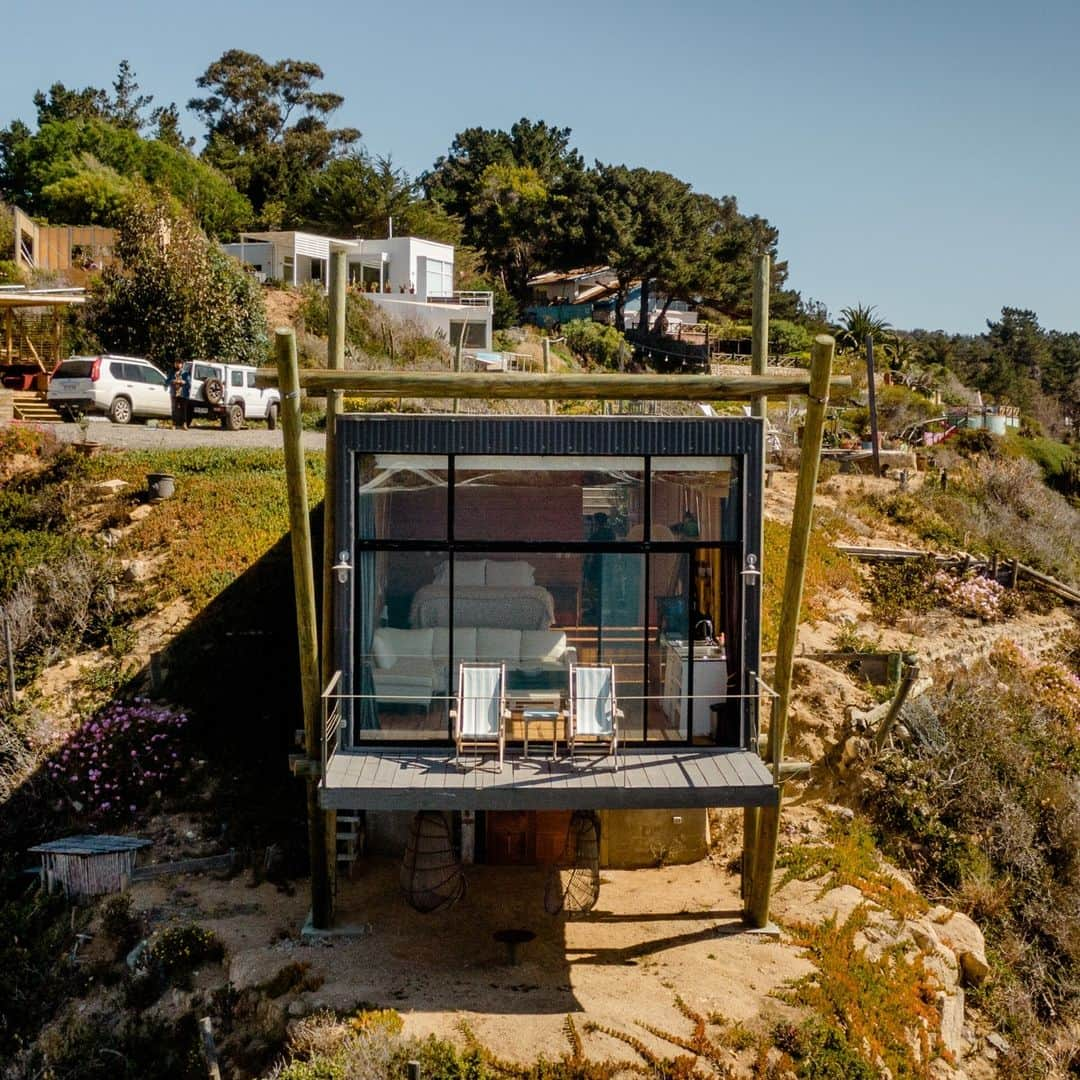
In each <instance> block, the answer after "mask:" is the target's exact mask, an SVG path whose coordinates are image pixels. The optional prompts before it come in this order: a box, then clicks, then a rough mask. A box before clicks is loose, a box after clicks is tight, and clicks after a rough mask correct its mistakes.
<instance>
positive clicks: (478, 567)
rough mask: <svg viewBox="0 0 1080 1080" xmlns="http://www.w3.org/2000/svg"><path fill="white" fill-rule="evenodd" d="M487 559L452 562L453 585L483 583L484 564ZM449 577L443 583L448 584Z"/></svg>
mask: <svg viewBox="0 0 1080 1080" xmlns="http://www.w3.org/2000/svg"><path fill="white" fill-rule="evenodd" d="M486 562H487V559H472V560H469V561H467V562H455V563H454V585H455V587H460V586H462V585H484V584H486V582H485V581H484V564H485V563H486ZM449 581H450V579H449V577H448V578H447V580H446V582H444V584H449Z"/></svg>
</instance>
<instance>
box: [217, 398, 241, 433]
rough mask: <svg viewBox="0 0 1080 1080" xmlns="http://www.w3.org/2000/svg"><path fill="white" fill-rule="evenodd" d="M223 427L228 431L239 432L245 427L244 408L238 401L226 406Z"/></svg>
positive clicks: (222, 418)
mask: <svg viewBox="0 0 1080 1080" xmlns="http://www.w3.org/2000/svg"><path fill="white" fill-rule="evenodd" d="M221 426H222V427H223V428H224V429H225V430H226V431H239V430H240V429H241V428H242V427H243V426H244V406H243V405H241V404H240V403H239V402H238V401H234V402H233V403H232V404H231V405H228V406H226V408H225V413H224V415H223V416H222V417H221Z"/></svg>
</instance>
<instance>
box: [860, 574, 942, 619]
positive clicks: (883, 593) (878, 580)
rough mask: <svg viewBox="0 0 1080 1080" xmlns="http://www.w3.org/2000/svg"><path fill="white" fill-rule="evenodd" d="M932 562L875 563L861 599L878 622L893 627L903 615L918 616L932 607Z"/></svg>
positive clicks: (933, 602) (934, 596) (933, 596)
mask: <svg viewBox="0 0 1080 1080" xmlns="http://www.w3.org/2000/svg"><path fill="white" fill-rule="evenodd" d="M936 574H937V563H936V562H935V561H934V559H933V558H925V559H906V560H904V561H903V562H895V563H876V564H875V565H873V566H871V568H870V575H869V578H868V580H867V582H866V585H865V586H864V587H863V599H864V600H866V602H867V603H868V604H869V605H870V607H871V608H872V609H873V612H874V617H875V618H877V619H878V620H879V621H880V622H885V623H894V622H896V620H897V619H899V618H900V617H901V616H903V615H919V614H921V613H922V612H924V611H929V610H930V609H931V608H932V607H933V606H934V604H935V602H936V599H937V594H936V592H935V590H934V581H935V577H936Z"/></svg>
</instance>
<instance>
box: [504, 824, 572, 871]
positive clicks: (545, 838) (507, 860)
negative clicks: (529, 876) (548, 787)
mask: <svg viewBox="0 0 1080 1080" xmlns="http://www.w3.org/2000/svg"><path fill="white" fill-rule="evenodd" d="M570 817H571V811H570V810H492V811H489V812H488V813H487V814H485V820H486V825H485V840H486V852H487V858H486V861H487V863H488V864H489V865H492V866H537V865H541V866H542V865H544V864H546V863H552V862H555V861H556V860H557V859H558V858H559V856H560V855H561V854H562V850H563V846H564V845H565V843H566V830H567V829H568V828H569V827H570Z"/></svg>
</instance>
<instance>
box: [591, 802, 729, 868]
mask: <svg viewBox="0 0 1080 1080" xmlns="http://www.w3.org/2000/svg"><path fill="white" fill-rule="evenodd" d="M708 850H709V818H708V811H706V810H601V811H600V865H601V866H606V867H610V868H611V869H613V870H630V869H634V868H636V867H642V866H660V865H663V864H666V863H691V862H697V861H698V860H699V859H703V858H705V855H706V853H707V852H708Z"/></svg>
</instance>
